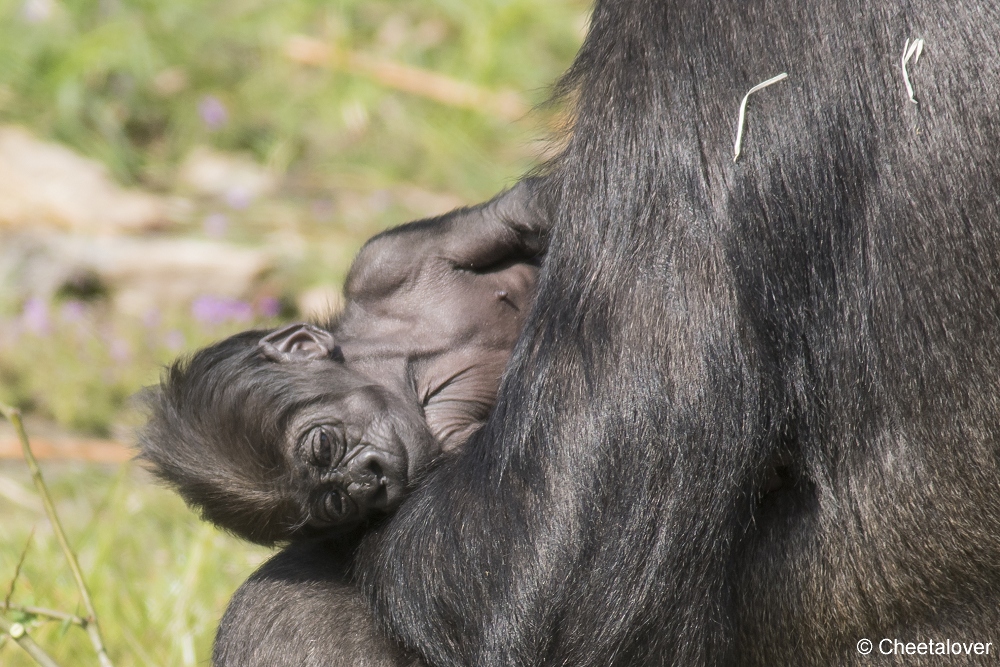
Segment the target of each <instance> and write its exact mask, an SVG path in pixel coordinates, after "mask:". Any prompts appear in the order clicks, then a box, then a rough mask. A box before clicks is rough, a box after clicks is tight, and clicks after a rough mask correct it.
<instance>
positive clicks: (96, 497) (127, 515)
mask: <svg viewBox="0 0 1000 667" xmlns="http://www.w3.org/2000/svg"><path fill="white" fill-rule="evenodd" d="M43 467H44V468H45V473H46V478H47V482H48V485H49V487H50V491H51V493H52V494H53V496H54V497H55V499H56V506H57V510H58V511H59V514H60V516H61V517H62V520H63V525H64V527H65V528H66V531H67V534H68V537H69V540H70V542H71V543H72V544H73V546H74V548H75V551H76V553H77V555H78V557H79V560H80V565H81V568H82V569H83V572H84V576H85V578H86V580H87V582H88V585H89V587H90V591H91V595H92V597H93V600H94V605H95V607H96V608H97V610H98V614H99V615H100V619H101V624H102V630H103V632H104V638H105V642H106V643H107V645H108V651H109V655H110V657H111V659H112V660H113V661H114V663H115V665H116V666H118V667H125V666H129V665H143V666H147V665H149V666H152V665H157V666H160V665H195V664H207V662H208V658H209V656H210V655H211V642H212V637H213V636H214V633H215V627H216V624H217V622H218V619H219V617H220V616H221V615H222V612H223V610H224V609H225V605H226V602H227V600H228V598H229V596H230V595H231V594H232V592H233V590H235V588H236V586H238V585H239V583H240V582H241V581H242V580H243V579H245V578H246V577H247V576H248V575H249V574H250V572H252V571H253V569H254V568H255V567H256V566H257V565H258V564H260V563H261V562H263V560H264V558H266V556H267V554H268V551H267V550H266V549H263V548H261V547H254V546H250V545H247V544H245V543H243V542H239V541H238V540H236V539H235V538H233V537H230V536H228V535H225V534H222V533H220V532H219V531H217V530H216V529H214V528H213V527H211V526H209V525H208V524H205V523H202V522H199V521H197V520H196V519H195V517H194V516H193V515H192V514H191V512H190V511H189V510H188V509H187V508H186V507H185V506H184V504H183V502H182V501H181V500H180V498H179V497H177V496H176V495H175V494H173V493H171V492H169V491H166V490H165V489H160V488H158V487H156V486H154V485H152V484H151V483H150V482H149V480H148V479H147V478H146V475H145V474H144V473H142V471H139V470H137V469H136V468H135V467H134V466H133V465H131V464H130V465H125V466H122V467H120V468H118V469H113V468H109V467H103V466H85V467H84V466H81V465H80V464H78V463H77V464H71V463H60V464H52V463H49V464H45V465H44V466H43ZM0 483H3V484H6V485H8V486H9V485H10V484H11V483H14V484H17V485H19V486H20V487H21V488H23V489H32V488H33V487H32V486H31V479H30V477H29V475H28V473H27V467H26V466H23V465H20V464H14V463H3V464H0ZM39 506H40V504H39ZM0 512H2V514H3V517H4V520H3V521H2V522H0V598H2V597H3V596H5V595H6V594H7V591H8V590H9V586H10V581H11V579H12V577H13V575H14V570H15V567H16V564H17V562H18V559H19V557H20V555H21V553H22V552H23V551H24V549H25V546H26V545H27V548H28V551H27V557H26V559H25V563H24V566H23V567H22V570H21V576H20V577H19V578H18V580H17V583H16V587H15V590H14V595H13V596H12V602H13V603H16V604H20V605H24V606H38V607H45V608H49V609H58V610H61V611H66V612H71V613H76V614H82V613H83V609H82V607H81V605H80V602H79V595H78V593H77V591H76V587H75V586H74V584H73V580H72V575H71V574H70V571H69V568H68V567H66V565H65V561H64V560H63V557H62V553H61V552H60V550H59V545H58V543H57V542H56V539H55V536H54V534H53V533H52V530H51V528H50V527H49V524H48V522H47V520H46V519H45V516H44V514H43V513H42V512H41V511H40V509H38V508H26V507H22V506H19V505H17V504H14V503H12V502H9V501H8V500H5V499H0ZM32 528H34V529H35V533H34V536H33V537H32V538H31V541H30V543H29V542H28V537H29V535H30V533H31V530H32ZM5 616H7V617H8V618H10V619H12V620H23V619H22V618H21V617H19V616H17V615H14V614H11V613H6V614H5ZM28 627H29V632H30V633H31V634H32V636H33V637H34V638H35V639H36V641H38V642H39V643H40V644H41V645H42V646H43V647H44V648H45V650H46V651H47V652H48V653H49V654H50V655H52V657H53V658H55V659H56V660H57V661H58V662H59V663H60V664H61V665H66V666H69V665H91V664H97V663H96V658H95V657H94V653H93V649H92V648H91V647H90V644H89V642H88V640H87V636H86V633H85V632H83V631H82V630H81V629H79V628H77V627H65V626H63V624H62V623H60V622H58V621H54V622H53V621H49V622H44V623H41V624H40V625H38V626H37V627H36V626H34V625H29V626H28ZM0 664H3V665H5V666H9V667H17V666H21V665H25V666H27V665H32V664H34V663H33V662H32V661H31V659H30V658H28V656H27V655H26V654H25V653H24V652H23V651H22V650H21V649H20V648H19V647H17V646H16V645H14V643H13V642H11V641H9V640H8V641H7V642H6V643H4V644H3V645H2V646H0Z"/></svg>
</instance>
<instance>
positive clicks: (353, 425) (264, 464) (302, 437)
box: [139, 324, 440, 544]
mask: <svg viewBox="0 0 1000 667" xmlns="http://www.w3.org/2000/svg"><path fill="white" fill-rule="evenodd" d="M146 402H147V405H148V407H149V410H150V420H149V422H148V424H147V426H146V427H145V429H144V430H143V431H142V433H141V435H140V442H139V447H140V457H141V458H142V459H144V460H145V461H147V462H148V463H149V464H150V465H151V468H152V470H153V472H154V473H155V474H156V475H157V476H159V477H161V478H162V479H164V480H166V481H167V482H168V483H170V484H171V485H172V486H174V487H175V488H176V489H177V490H178V492H179V493H180V494H181V495H182V496H183V497H184V499H185V500H186V501H187V502H188V503H189V504H190V505H192V506H194V507H196V508H198V509H200V510H201V511H202V513H203V514H204V516H205V518H207V519H209V520H210V521H212V522H213V523H216V524H218V525H219V526H221V527H223V528H225V529H227V530H230V531H232V532H234V533H236V534H237V535H240V536H241V537H244V538H246V539H249V540H251V541H254V542H259V543H262V544H272V543H274V542H278V541H286V540H291V539H296V538H299V537H307V536H309V535H311V534H316V533H318V532H325V531H329V530H330V529H332V528H336V529H337V530H348V529H350V528H353V527H357V526H358V525H360V524H363V523H364V522H366V521H368V520H370V519H371V518H373V517H377V516H378V515H380V514H383V513H386V512H389V511H391V510H393V509H394V508H395V507H396V506H397V505H398V504H399V502H400V500H401V499H402V497H403V496H404V495H405V493H406V491H407V490H408V488H409V486H410V484H411V483H412V480H413V479H414V477H415V476H416V475H417V474H418V473H419V472H420V471H421V470H423V469H424V468H426V466H427V464H428V462H429V461H430V460H431V459H432V458H433V457H434V456H436V455H437V453H438V451H439V449H440V448H439V446H438V444H437V442H436V441H435V439H434V438H433V436H432V435H431V433H430V431H429V429H428V428H427V424H426V422H425V421H424V417H423V414H422V413H421V411H420V409H419V406H418V405H416V403H415V402H414V401H412V400H406V398H405V397H404V396H401V395H400V394H399V393H397V392H396V391H394V390H393V389H392V388H390V387H389V386H386V385H385V384H382V383H380V382H376V381H375V380H373V379H371V378H369V377H368V376H367V375H366V374H365V373H363V372H360V371H356V370H354V369H352V368H350V367H349V366H348V365H346V364H345V363H344V362H343V358H342V357H341V356H340V351H339V348H338V347H337V346H336V345H335V344H334V341H333V337H332V335H331V334H330V333H329V332H328V331H327V330H325V329H321V328H318V327H314V326H312V325H305V324H299V325H292V326H291V327H285V328H284V329H280V330H278V331H273V332H268V331H248V332H244V333H241V334H237V335H235V336H233V337H231V338H228V339H226V340H224V341H222V342H220V343H217V344H215V345H213V346H211V347H208V348H205V349H203V350H201V351H199V352H198V353H196V354H195V355H194V356H193V357H191V359H190V360H188V361H181V362H178V363H175V364H174V365H173V366H172V367H171V368H170V369H169V370H168V371H167V372H166V374H165V376H164V378H163V382H162V383H161V386H160V388H159V389H158V390H155V391H151V392H149V393H148V394H147V399H146Z"/></svg>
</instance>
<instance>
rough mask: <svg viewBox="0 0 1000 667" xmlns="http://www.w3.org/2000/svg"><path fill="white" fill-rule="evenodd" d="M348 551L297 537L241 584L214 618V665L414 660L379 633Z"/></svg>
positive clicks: (384, 665)
mask: <svg viewBox="0 0 1000 667" xmlns="http://www.w3.org/2000/svg"><path fill="white" fill-rule="evenodd" d="M349 561H350V550H346V551H345V550H344V549H343V547H341V546H338V545H333V544H325V543H322V542H310V543H303V544H296V545H293V546H290V547H288V548H286V549H285V550H284V551H282V552H281V553H279V554H278V555H276V556H274V557H273V558H271V559H270V560H269V561H268V562H267V563H265V564H264V565H263V566H261V568H260V569H259V570H257V571H256V572H255V573H254V574H253V575H252V576H251V577H250V578H249V579H248V580H247V581H246V582H244V583H243V585H242V586H240V588H239V590H237V591H236V594H235V595H233V598H232V600H230V602H229V607H228V609H227V610H226V614H225V616H223V618H222V621H221V622H220V624H219V632H218V635H217V636H216V640H215V651H214V654H213V656H212V664H213V666H214V667H335V666H338V665H344V666H345V667H346V666H348V665H350V666H351V667H418V666H419V665H420V664H421V663H420V662H419V660H416V659H415V658H413V657H412V656H407V655H405V654H404V653H403V652H402V651H401V650H399V649H398V648H397V647H396V646H395V645H393V644H392V642H391V641H389V640H387V639H386V638H385V637H384V636H383V635H382V634H380V633H379V632H378V631H377V630H376V628H375V623H374V621H373V620H372V616H371V613H370V612H369V610H368V607H367V606H366V605H365V603H364V600H363V599H362V597H361V594H360V592H359V591H358V589H357V587H355V586H353V585H351V584H350V583H349V581H350V579H349V577H348V575H347V570H348V569H349Z"/></svg>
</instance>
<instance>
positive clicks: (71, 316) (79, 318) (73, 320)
mask: <svg viewBox="0 0 1000 667" xmlns="http://www.w3.org/2000/svg"><path fill="white" fill-rule="evenodd" d="M86 315H87V307H86V306H84V305H83V302H81V301H77V300H75V299H73V300H72V301H67V302H66V303H64V304H63V305H62V308H60V309H59V318H60V319H61V320H62V321H63V322H65V323H66V324H79V323H80V322H83V319H84V317H85V316H86Z"/></svg>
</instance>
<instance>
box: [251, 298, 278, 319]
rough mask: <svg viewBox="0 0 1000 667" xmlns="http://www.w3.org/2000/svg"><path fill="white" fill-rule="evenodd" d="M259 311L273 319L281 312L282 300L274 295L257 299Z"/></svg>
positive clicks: (263, 315)
mask: <svg viewBox="0 0 1000 667" xmlns="http://www.w3.org/2000/svg"><path fill="white" fill-rule="evenodd" d="M257 312H258V313H259V314H260V316H261V317H265V318H268V319H273V318H275V317H277V316H278V315H279V314H280V313H281V301H279V300H278V299H275V298H274V297H273V296H265V297H262V298H261V299H260V300H258V301H257Z"/></svg>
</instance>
